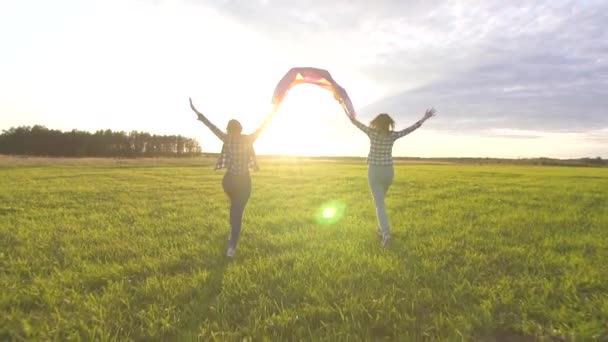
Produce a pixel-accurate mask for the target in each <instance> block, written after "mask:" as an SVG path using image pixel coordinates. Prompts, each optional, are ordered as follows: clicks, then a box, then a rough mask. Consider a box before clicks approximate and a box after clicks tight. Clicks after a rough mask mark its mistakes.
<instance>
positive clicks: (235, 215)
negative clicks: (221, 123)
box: [190, 99, 274, 258]
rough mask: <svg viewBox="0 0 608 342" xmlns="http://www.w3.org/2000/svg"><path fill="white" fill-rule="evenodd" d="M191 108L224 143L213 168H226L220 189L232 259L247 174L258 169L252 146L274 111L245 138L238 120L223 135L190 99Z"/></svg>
mask: <svg viewBox="0 0 608 342" xmlns="http://www.w3.org/2000/svg"><path fill="white" fill-rule="evenodd" d="M190 108H192V110H193V111H194V112H195V113H196V115H197V116H198V120H200V121H202V122H203V123H204V124H205V125H206V126H207V127H209V129H210V130H211V132H213V133H214V134H215V135H216V136H217V137H218V138H220V140H221V141H223V142H224V145H223V146H222V152H221V153H220V157H219V158H218V161H217V164H216V165H215V169H216V170H220V169H223V168H226V173H225V174H224V179H223V180H222V186H223V188H224V192H225V193H226V194H227V195H228V198H229V199H230V226H231V233H230V241H229V244H228V251H227V252H226V256H228V257H230V258H232V257H233V256H234V254H235V252H236V245H237V242H238V240H239V235H240V234H241V224H242V221H243V212H244V211H245V206H246V205H247V201H248V200H249V196H251V176H250V175H249V169H250V168H252V169H254V170H257V169H258V166H257V162H256V160H255V151H254V150H253V143H254V142H255V140H256V139H257V137H258V136H259V135H260V133H262V131H263V130H264V128H266V126H267V125H268V124H269V123H270V120H272V116H273V115H274V112H273V113H271V114H270V115H269V116H268V117H267V118H266V120H265V121H264V123H263V124H262V126H260V128H258V129H257V130H256V131H255V132H253V134H250V135H246V134H241V132H242V130H243V126H241V124H240V123H239V122H238V121H237V120H230V121H228V126H227V127H226V133H224V132H222V131H221V130H220V129H219V128H217V127H216V126H215V125H214V124H212V123H211V122H210V121H209V120H208V119H207V118H206V117H205V116H204V115H203V114H202V113H201V112H199V111H198V110H196V108H195V107H194V105H193V104H192V99H190Z"/></svg>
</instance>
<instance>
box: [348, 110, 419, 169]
mask: <svg viewBox="0 0 608 342" xmlns="http://www.w3.org/2000/svg"><path fill="white" fill-rule="evenodd" d="M352 123H353V124H354V125H355V126H357V128H359V129H360V130H362V131H363V133H365V134H367V136H368V137H369V140H370V148H369V154H368V155H367V163H368V164H369V165H393V155H392V154H393V144H394V143H395V141H396V140H397V139H399V138H401V137H404V136H406V135H408V134H410V133H412V132H413V131H415V130H416V129H418V128H419V127H420V126H422V122H421V121H418V122H416V123H415V124H413V125H412V126H410V127H408V128H406V129H404V130H402V131H396V132H393V131H391V132H388V133H386V132H381V131H379V130H376V129H373V128H371V127H368V126H366V125H365V124H363V123H361V122H359V121H357V120H356V119H353V120H352Z"/></svg>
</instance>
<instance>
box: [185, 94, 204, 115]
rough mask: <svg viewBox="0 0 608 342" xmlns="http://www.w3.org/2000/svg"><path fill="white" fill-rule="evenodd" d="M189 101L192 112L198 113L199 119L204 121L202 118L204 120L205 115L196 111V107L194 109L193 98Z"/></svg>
mask: <svg viewBox="0 0 608 342" xmlns="http://www.w3.org/2000/svg"><path fill="white" fill-rule="evenodd" d="M188 99H190V108H192V110H193V111H194V112H195V113H196V116H198V119H199V120H202V118H204V116H203V114H202V113H201V112H199V111H198V110H196V107H194V104H193V103H192V98H191V97H189V98H188Z"/></svg>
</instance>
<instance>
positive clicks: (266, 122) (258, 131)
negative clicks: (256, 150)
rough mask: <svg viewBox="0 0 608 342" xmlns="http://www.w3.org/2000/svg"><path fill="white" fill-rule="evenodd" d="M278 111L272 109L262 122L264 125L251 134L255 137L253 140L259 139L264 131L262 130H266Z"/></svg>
mask: <svg viewBox="0 0 608 342" xmlns="http://www.w3.org/2000/svg"><path fill="white" fill-rule="evenodd" d="M275 113H276V111H274V110H273V111H272V112H271V113H270V114H269V115H268V116H267V117H266V119H265V120H264V122H262V125H261V126H260V127H259V128H258V129H256V130H255V132H253V133H251V134H250V135H249V136H250V137H252V138H253V140H255V139H257V138H258V136H259V135H260V134H261V133H262V131H264V129H265V128H266V126H268V124H269V123H270V121H272V118H273V117H274V114H275Z"/></svg>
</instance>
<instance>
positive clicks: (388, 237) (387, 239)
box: [382, 233, 391, 248]
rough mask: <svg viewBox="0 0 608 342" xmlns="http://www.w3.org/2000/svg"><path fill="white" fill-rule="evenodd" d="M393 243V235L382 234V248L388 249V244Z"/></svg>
mask: <svg viewBox="0 0 608 342" xmlns="http://www.w3.org/2000/svg"><path fill="white" fill-rule="evenodd" d="M390 241H391V234H388V233H387V234H382V247H383V248H386V247H388V243H389V242H390Z"/></svg>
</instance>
